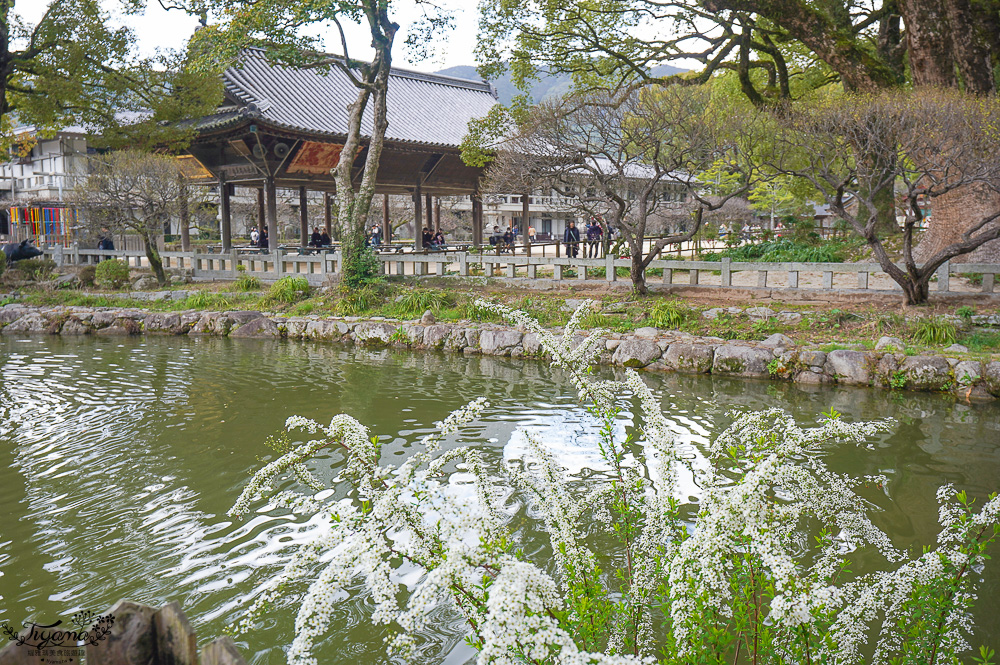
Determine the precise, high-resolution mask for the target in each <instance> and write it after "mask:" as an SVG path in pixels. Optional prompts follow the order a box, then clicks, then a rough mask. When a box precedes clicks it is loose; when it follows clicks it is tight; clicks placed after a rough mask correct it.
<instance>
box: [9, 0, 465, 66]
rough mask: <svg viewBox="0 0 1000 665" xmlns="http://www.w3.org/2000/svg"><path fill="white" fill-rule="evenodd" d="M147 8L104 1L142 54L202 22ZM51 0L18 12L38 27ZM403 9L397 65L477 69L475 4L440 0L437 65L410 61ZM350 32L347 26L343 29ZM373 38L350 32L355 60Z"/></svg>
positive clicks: (335, 44)
mask: <svg viewBox="0 0 1000 665" xmlns="http://www.w3.org/2000/svg"><path fill="white" fill-rule="evenodd" d="M146 1H147V3H148V5H149V6H148V7H147V9H146V12H145V13H144V14H142V15H131V16H127V15H125V14H124V12H122V11H121V10H120V8H119V6H118V2H117V1H116V0H103V3H104V5H105V6H106V8H107V9H108V11H109V12H111V13H112V15H113V17H114V20H115V21H117V22H118V23H120V24H125V25H129V26H131V27H132V28H133V29H135V31H136V35H137V36H138V39H139V48H140V49H141V50H142V52H143V53H144V54H149V55H151V54H153V53H155V52H156V50H157V49H177V48H180V47H181V46H183V44H184V42H186V41H187V39H188V37H190V36H191V34H192V33H193V32H194V29H195V27H196V26H197V25H198V19H197V18H195V17H192V16H188V15H186V14H184V13H183V12H180V11H177V10H171V11H167V10H164V9H163V8H162V7H160V5H159V3H158V2H157V1H156V0H146ZM48 4H49V3H48V0H20V1H19V2H18V3H17V4H16V6H15V11H16V12H17V13H18V14H20V15H21V16H22V17H24V18H25V19H27V21H28V22H29V23H34V22H36V21H37V20H38V19H39V17H41V16H42V14H43V13H44V12H45V8H46V6H48ZM400 4H401V9H400V11H399V12H397V14H396V16H395V17H394V18H395V20H396V22H398V23H399V25H400V26H401V28H402V29H401V30H400V33H399V34H397V36H396V44H397V45H398V46H396V47H394V48H393V51H394V58H393V60H394V63H393V64H394V65H396V66H399V67H405V68H409V69H418V70H421V71H428V72H433V71H437V70H439V69H443V68H446V67H454V66H457V65H475V64H476V61H475V56H474V55H473V51H474V49H475V45H476V28H477V19H478V16H477V9H476V5H477V3H476V2H475V0H442V1H441V5H442V6H444V7H446V8H448V9H451V10H453V11H454V14H455V29H454V30H452V31H450V32H449V33H448V34H447V35H444V39H443V40H442V44H443V48H442V49H441V50H442V51H443V53H441V54H439V56H438V57H437V58H435V59H433V60H426V61H421V62H411V61H410V59H409V58H408V57H407V55H408V54H407V53H406V52H405V49H404V48H403V40H405V39H406V29H407V27H408V26H409V24H410V23H412V22H413V21H414V20H416V19H417V18H418V14H417V12H416V11H415V10H414V9H413V8H412V7H410V6H409V4H408V3H400ZM344 27H345V29H348V26H347V25H345V26H344ZM329 34H330V37H331V39H329V40H328V41H327V42H326V44H325V48H326V50H328V51H331V52H338V53H339V52H340V50H341V49H340V38H339V35H337V33H336V30H335V29H334V30H333V31H330V32H329ZM370 42H371V38H370V36H369V34H368V31H367V30H366V29H363V28H362V27H361V26H359V25H355V26H353V29H348V48H349V49H350V50H351V57H355V58H360V59H370V58H371V54H372V51H371V48H370Z"/></svg>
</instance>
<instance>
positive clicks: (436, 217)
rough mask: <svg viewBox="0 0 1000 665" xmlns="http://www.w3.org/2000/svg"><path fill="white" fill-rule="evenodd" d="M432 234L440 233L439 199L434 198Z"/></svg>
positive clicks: (438, 197)
mask: <svg viewBox="0 0 1000 665" xmlns="http://www.w3.org/2000/svg"><path fill="white" fill-rule="evenodd" d="M434 233H441V197H440V196H437V197H435V198H434Z"/></svg>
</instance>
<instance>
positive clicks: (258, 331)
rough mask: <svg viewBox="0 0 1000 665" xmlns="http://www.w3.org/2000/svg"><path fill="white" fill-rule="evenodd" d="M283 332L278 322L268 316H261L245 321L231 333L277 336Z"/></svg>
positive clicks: (247, 335) (231, 334) (239, 335)
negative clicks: (279, 328) (280, 330)
mask: <svg viewBox="0 0 1000 665" xmlns="http://www.w3.org/2000/svg"><path fill="white" fill-rule="evenodd" d="M280 334H281V333H280V332H279V331H278V324H276V323H275V322H274V321H272V320H271V319H269V318H267V317H266V316H259V317H257V318H255V319H251V320H250V321H248V322H246V323H244V324H243V325H241V326H240V327H239V328H237V329H236V330H234V331H232V332H231V333H229V336H230V337H277V336H278V335H280Z"/></svg>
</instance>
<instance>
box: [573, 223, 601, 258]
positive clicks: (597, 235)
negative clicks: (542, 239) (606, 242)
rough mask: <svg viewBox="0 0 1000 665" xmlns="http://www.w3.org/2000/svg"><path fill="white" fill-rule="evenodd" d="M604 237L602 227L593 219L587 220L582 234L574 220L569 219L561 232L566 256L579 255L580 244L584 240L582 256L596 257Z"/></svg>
mask: <svg viewBox="0 0 1000 665" xmlns="http://www.w3.org/2000/svg"><path fill="white" fill-rule="evenodd" d="M603 238H604V229H603V228H602V227H601V225H600V224H598V223H597V222H595V221H591V222H587V226H586V228H584V230H583V234H582V235H581V234H580V229H579V228H577V226H576V222H574V221H570V223H569V224H568V225H567V226H566V230H565V231H564V232H563V242H564V243H565V244H566V256H569V257H572V258H577V257H578V256H579V255H580V245H581V244H582V243H583V242H586V243H587V244H586V246H585V247H584V250H583V258H585V259H587V258H590V259H596V258H598V257H599V256H600V253H601V240H602V239H603Z"/></svg>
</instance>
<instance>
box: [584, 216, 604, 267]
mask: <svg viewBox="0 0 1000 665" xmlns="http://www.w3.org/2000/svg"><path fill="white" fill-rule="evenodd" d="M602 235H604V231H603V229H601V225H600V224H598V223H597V222H591V224H590V226H588V227H587V258H591V259H596V258H597V255H598V253H599V250H600V246H601V236H602Z"/></svg>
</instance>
